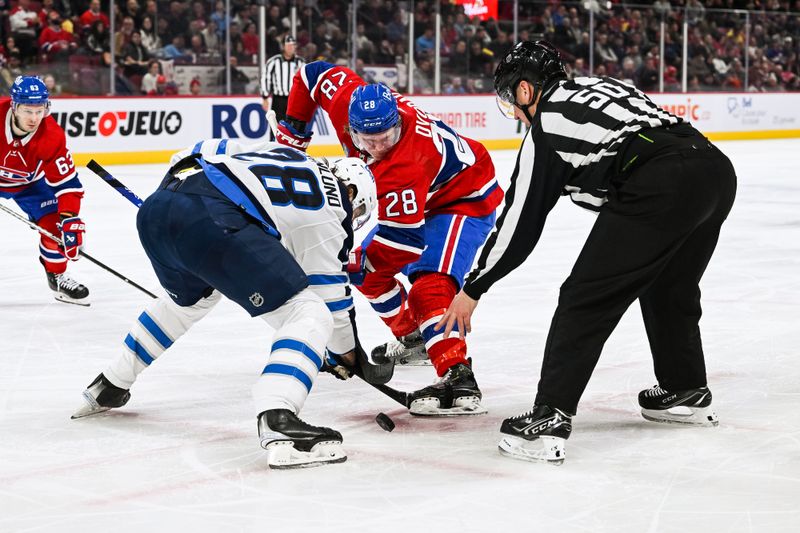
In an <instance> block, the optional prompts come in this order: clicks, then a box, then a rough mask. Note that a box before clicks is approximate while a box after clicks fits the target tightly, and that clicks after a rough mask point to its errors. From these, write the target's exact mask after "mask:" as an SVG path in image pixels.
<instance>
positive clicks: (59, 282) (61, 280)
mask: <svg viewBox="0 0 800 533" xmlns="http://www.w3.org/2000/svg"><path fill="white" fill-rule="evenodd" d="M47 284H48V285H49V286H50V290H51V291H53V297H54V298H55V299H56V300H58V301H59V302H64V303H68V304H75V305H85V306H88V305H91V302H89V289H87V288H86V287H85V286H84V285H82V284H80V283H78V282H77V281H75V280H74V279H72V278H71V277H70V276H69V274H67V273H66V272H63V273H61V274H53V273H52V272H47Z"/></svg>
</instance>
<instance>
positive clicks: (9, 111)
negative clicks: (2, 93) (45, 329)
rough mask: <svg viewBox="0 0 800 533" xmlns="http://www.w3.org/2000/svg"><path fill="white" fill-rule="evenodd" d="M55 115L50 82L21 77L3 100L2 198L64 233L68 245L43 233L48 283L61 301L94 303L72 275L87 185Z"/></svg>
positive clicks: (41, 254)
mask: <svg viewBox="0 0 800 533" xmlns="http://www.w3.org/2000/svg"><path fill="white" fill-rule="evenodd" d="M49 115H50V99H49V94H48V91H47V87H46V86H45V84H44V82H43V81H42V80H40V79H39V78H37V77H35V76H18V77H17V79H16V80H14V83H13V84H12V86H11V98H10V99H8V100H4V101H1V102H0V117H2V120H3V121H4V124H5V126H4V129H3V132H4V133H3V134H2V135H0V198H11V199H13V200H14V201H15V202H16V203H17V205H19V207H20V208H21V209H22V210H23V211H24V212H25V214H27V215H28V217H29V218H30V219H31V220H32V221H33V222H35V223H36V224H38V225H39V226H40V227H41V228H43V229H45V230H47V231H48V232H50V233H52V234H54V235H60V236H61V239H62V241H63V242H64V246H63V247H60V246H59V245H58V244H57V243H56V242H54V241H52V240H51V239H50V238H48V237H45V236H44V235H42V236H41V239H40V241H39V261H40V262H41V263H42V266H44V270H45V274H46V276H47V284H48V285H49V286H50V289H51V290H52V291H53V295H54V296H55V299H56V300H58V301H61V302H66V303H72V304H78V305H89V290H88V289H87V288H86V287H84V286H83V285H82V284H80V283H78V282H77V281H75V280H74V279H72V278H71V277H70V276H69V275H68V274H67V273H66V270H67V260H70V261H77V260H78V259H79V258H80V255H79V249H80V246H81V245H82V244H83V233H84V231H85V230H86V227H85V225H84V223H83V221H82V220H81V218H80V209H81V199H82V198H83V186H82V185H81V182H80V181H79V180H78V172H77V171H76V170H75V164H74V163H73V161H72V154H70V151H69V149H68V148H67V141H66V136H65V134H64V130H63V129H61V127H60V126H59V125H58V124H57V123H56V121H55V120H53V118H52V117H50V116H49Z"/></svg>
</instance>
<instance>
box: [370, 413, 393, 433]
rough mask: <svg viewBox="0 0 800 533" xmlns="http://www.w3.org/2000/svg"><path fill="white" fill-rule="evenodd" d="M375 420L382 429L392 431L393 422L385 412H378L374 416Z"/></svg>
mask: <svg viewBox="0 0 800 533" xmlns="http://www.w3.org/2000/svg"><path fill="white" fill-rule="evenodd" d="M375 422H377V423H378V425H379V426H380V427H381V429H383V430H384V431H392V430H393V429H394V422H393V421H392V419H391V418H389V415H387V414H386V413H378V416H376V417H375Z"/></svg>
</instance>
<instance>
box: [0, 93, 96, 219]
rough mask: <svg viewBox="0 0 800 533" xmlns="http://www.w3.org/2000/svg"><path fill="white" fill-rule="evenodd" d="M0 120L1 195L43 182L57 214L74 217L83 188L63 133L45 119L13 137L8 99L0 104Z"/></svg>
mask: <svg viewBox="0 0 800 533" xmlns="http://www.w3.org/2000/svg"><path fill="white" fill-rule="evenodd" d="M0 118H1V119H2V120H3V133H2V134H0V193H9V194H14V193H18V192H21V191H23V190H25V189H27V188H28V187H30V185H31V184H32V183H34V182H36V181H39V180H41V179H44V180H45V181H46V182H47V184H48V185H49V186H50V187H52V189H53V194H54V195H55V197H56V198H57V200H58V211H59V212H60V213H63V212H69V213H75V214H77V213H78V212H79V211H80V203H81V198H83V186H82V185H81V182H80V181H79V180H78V172H77V171H76V170H75V164H74V163H73V161H72V155H71V154H70V152H69V150H68V149H67V141H66V136H65V135H64V130H63V129H61V127H60V126H59V125H58V124H57V123H56V121H55V120H53V117H49V116H47V117H44V119H43V120H42V122H41V124H39V127H38V128H37V129H36V131H34V132H33V133H29V134H27V135H25V136H24V137H15V136H14V135H13V133H12V130H11V121H12V120H14V117H13V116H12V111H11V100H10V99H7V100H4V101H2V102H0Z"/></svg>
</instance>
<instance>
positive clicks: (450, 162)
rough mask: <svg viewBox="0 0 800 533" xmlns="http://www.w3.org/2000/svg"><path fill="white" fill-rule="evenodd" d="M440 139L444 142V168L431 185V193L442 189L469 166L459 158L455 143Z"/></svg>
mask: <svg viewBox="0 0 800 533" xmlns="http://www.w3.org/2000/svg"><path fill="white" fill-rule="evenodd" d="M440 139H441V140H442V148H443V149H444V154H442V167H441V168H440V169H439V173H438V174H436V178H434V180H433V183H432V184H431V187H430V191H431V192H434V191H437V190H439V189H441V188H442V187H443V186H444V185H445V184H447V183H448V182H449V181H450V180H452V179H453V178H454V177H455V176H456V174H458V173H459V172H461V171H462V170H464V168H466V166H467V165H465V164H464V163H463V162H462V161H461V160H460V159H459V158H458V155H457V154H456V147H455V145H454V143H453V141H452V140H450V139H446V138H444V137H440Z"/></svg>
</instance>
